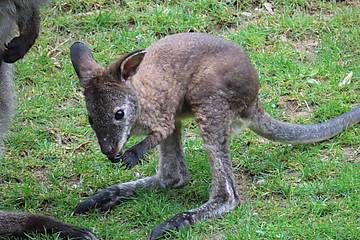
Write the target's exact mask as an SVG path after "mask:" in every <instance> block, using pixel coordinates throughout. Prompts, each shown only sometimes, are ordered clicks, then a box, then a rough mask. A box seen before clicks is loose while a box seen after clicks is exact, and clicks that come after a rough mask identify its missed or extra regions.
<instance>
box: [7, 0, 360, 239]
mask: <svg viewBox="0 0 360 240" xmlns="http://www.w3.org/2000/svg"><path fill="white" fill-rule="evenodd" d="M263 3H264V2H263V1H250V0H246V1H234V0H230V1H214V0H201V1H183V0H174V1H150V0H146V1H127V0H123V1H115V0H111V1H105V0H101V1H93V0H80V1H79V0H76V1H75V0H59V1H53V2H51V3H50V4H49V5H48V6H47V7H46V8H44V9H43V14H42V20H43V21H42V30H41V35H40V38H39V39H38V41H37V43H36V45H35V46H34V47H33V49H32V50H31V51H30V53H29V54H28V55H27V56H26V57H25V59H24V60H22V61H20V62H18V63H17V65H16V80H15V82H16V87H17V90H18V102H19V106H18V110H17V115H16V118H15V120H14V121H13V124H12V129H11V133H10V134H9V137H8V139H7V142H6V155H5V157H4V159H3V160H1V161H0V167H1V169H2V171H1V172H0V188H1V191H0V209H8V210H24V211H30V212H35V213H40V212H41V213H45V214H49V215H53V216H55V217H58V218H60V219H62V220H65V221H67V222H69V223H73V224H76V225H82V226H85V227H88V228H90V229H92V230H93V231H94V232H95V233H96V234H97V235H98V236H99V237H100V238H101V239H146V236H147V234H148V233H149V232H150V231H151V229H152V228H153V227H154V226H155V225H156V224H158V223H161V222H162V221H164V220H165V219H167V218H168V217H171V216H173V215H174V214H175V213H178V212H180V211H185V210H188V209H190V208H194V207H196V206H199V205H200V204H201V203H203V202H205V201H206V200H207V197H208V191H209V188H210V182H211V179H210V172H209V165H208V162H207V155H206V153H205V151H204V150H203V148H202V141H201V139H200V137H199V134H198V130H197V129H196V128H194V124H193V122H192V121H188V122H186V124H185V128H184V135H185V136H186V137H184V146H185V152H186V158H187V159H188V162H189V167H190V171H191V175H192V179H191V182H190V184H189V185H187V186H185V187H184V188H182V189H176V190H163V191H159V192H139V194H138V195H137V196H136V197H134V199H132V200H130V201H128V202H125V203H123V204H121V205H120V206H118V207H116V208H115V209H114V210H112V211H111V212H107V213H100V212H97V211H94V212H91V213H89V214H88V215H84V216H72V215H71V212H72V209H74V207H75V206H76V204H77V203H78V202H79V201H80V199H82V198H83V197H86V196H89V195H91V194H93V193H94V192H95V191H96V190H97V189H99V188H104V187H106V186H110V185H112V184H115V183H119V182H126V181H129V180H131V179H134V178H136V177H135V175H150V174H153V173H154V172H155V168H156V162H157V159H158V155H157V153H156V152H155V151H153V152H152V153H151V154H149V155H148V156H147V157H146V159H145V162H144V163H143V164H142V165H140V166H137V167H135V168H134V169H133V170H131V171H125V170H123V169H121V168H120V167H119V166H117V165H113V164H111V163H109V162H108V160H106V159H105V157H104V156H103V155H102V154H101V153H100V151H99V149H98V147H97V144H96V139H95V136H94V133H93V132H92V130H91V129H90V127H89V124H88V123H87V117H86V111H85V108H84V103H83V97H82V94H81V89H80V87H79V84H78V80H77V78H76V76H75V74H74V71H73V69H72V66H71V63H70V59H69V46H70V45H71V43H72V42H74V41H77V40H83V41H85V42H87V43H88V44H89V45H90V46H91V48H92V49H93V50H94V55H95V57H96V58H97V59H98V60H99V62H101V63H102V64H104V65H105V64H107V63H109V62H111V61H113V60H115V59H116V58H117V57H118V56H120V55H121V54H123V53H124V52H130V51H133V50H136V49H142V48H146V47H147V46H148V45H149V44H151V43H152V42H153V41H155V40H156V39H158V38H160V37H163V36H166V35H168V34H170V33H176V32H188V31H206V32H210V33H212V34H214V35H217V36H222V37H224V38H226V39H229V40H231V41H234V42H237V43H239V44H240V45H242V46H243V47H244V48H245V50H246V51H247V53H248V54H249V56H250V58H251V59H252V62H253V63H254V65H255V66H256V68H257V70H258V72H259V76H260V81H261V86H262V87H261V93H260V94H261V95H260V98H261V100H262V102H263V104H264V107H265V109H266V110H267V111H268V112H270V113H271V114H272V115H274V116H275V117H277V118H279V119H283V120H288V121H296V122H300V123H312V122H319V121H323V120H326V119H328V118H331V117H334V116H336V115H338V114H340V113H343V112H344V111H347V110H349V109H350V108H351V106H353V105H355V104H357V103H360V94H359V93H360V85H359V81H360V77H359V76H360V38H359V36H360V30H359V29H360V10H359V6H358V3H357V1H341V2H338V3H336V2H335V1H303V0H297V1H289V0H282V1H276V4H274V5H273V6H272V7H273V10H274V13H273V14H270V13H269V12H268V11H267V10H266V9H265V7H264V5H263ZM350 71H352V72H353V78H352V82H351V84H349V85H346V86H344V87H339V85H338V84H339V81H341V80H342V79H343V78H344V77H345V76H346V75H347V74H348V73H349V72H350ZM289 106H292V109H293V110H291V111H293V112H292V115H288V113H289V111H290V110H289V109H288V107H289ZM294 109H295V110H294ZM304 112H305V113H306V114H303V113H304ZM300 113H302V114H300ZM136 141H137V139H134V140H131V142H130V144H131V143H134V142H136ZM359 143H360V129H359V127H358V126H355V127H353V128H351V129H348V130H347V131H346V132H344V133H342V134H340V135H339V136H337V137H336V138H333V139H331V140H329V141H326V142H323V143H319V144H310V145H303V146H293V145H286V144H279V143H272V142H269V141H266V140H264V139H262V138H261V137H258V136H256V135H255V134H254V133H252V132H249V131H246V132H244V133H243V134H242V135H241V136H234V137H233V138H232V141H231V150H232V158H233V165H234V168H235V174H236V175H237V176H238V175H241V174H245V175H246V178H244V179H245V181H246V182H245V183H241V184H243V186H240V184H239V188H240V189H242V190H243V191H245V192H244V196H245V197H244V199H245V200H244V202H243V203H242V204H241V205H240V206H239V207H238V208H236V209H235V210H234V211H232V212H230V213H228V214H225V215H224V216H223V217H221V218H218V219H215V220H211V221H201V222H199V223H197V224H195V225H194V226H193V227H191V228H186V229H183V230H181V231H180V232H179V233H174V235H172V237H176V238H179V239H359V238H360V234H359V233H360V229H359V219H360V214H359V213H360V205H359V201H360V197H359V196H360V194H359V189H360V177H359V170H360V167H359V158H360V155H359V154H360V153H359V151H360V149H359ZM130 144H129V145H130ZM239 179H240V178H239ZM244 179H243V180H244ZM33 239H56V236H50V237H49V236H47V237H45V236H41V237H34V238H33Z"/></svg>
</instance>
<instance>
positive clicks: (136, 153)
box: [121, 132, 168, 169]
mask: <svg viewBox="0 0 360 240" xmlns="http://www.w3.org/2000/svg"><path fill="white" fill-rule="evenodd" d="M167 136H168V135H164V134H161V133H159V132H153V133H151V134H150V135H148V136H147V137H146V138H145V139H144V140H142V141H141V142H139V143H138V144H136V145H134V146H132V147H131V148H130V149H128V150H127V151H126V152H125V153H124V155H123V156H122V159H121V161H122V163H123V164H124V165H125V167H126V168H127V169H131V168H132V167H134V166H135V165H137V164H138V163H139V162H140V158H142V157H143V156H144V155H145V154H146V153H147V152H148V151H149V150H150V149H152V148H154V147H156V146H157V145H159V143H160V142H161V141H162V140H164V139H165V138H167Z"/></svg>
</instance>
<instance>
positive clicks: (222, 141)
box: [150, 99, 239, 240]
mask: <svg viewBox="0 0 360 240" xmlns="http://www.w3.org/2000/svg"><path fill="white" fill-rule="evenodd" d="M214 106H215V107H214ZM216 106H221V110H220V109H217V108H218V107H216ZM228 113H229V109H227V106H226V102H222V101H221V99H220V100H219V101H218V102H217V103H216V105H214V104H213V103H206V104H203V105H201V107H200V108H198V109H197V110H196V111H195V115H196V118H197V121H198V123H199V127H200V130H201V134H202V137H203V140H204V146H205V148H206V150H207V152H208V154H209V160H210V164H211V170H212V183H211V192H210V196H209V200H208V202H206V203H205V204H203V205H202V206H200V207H198V208H195V209H192V210H189V211H186V212H183V213H179V214H176V215H175V216H174V217H172V218H170V219H168V220H167V221H165V222H164V223H162V224H159V225H158V226H156V228H155V229H154V230H153V231H152V233H151V235H150V239H152V240H153V239H157V238H158V237H160V236H161V235H162V234H164V233H165V232H166V231H169V230H176V229H179V228H181V227H184V226H187V225H191V224H193V223H194V222H196V221H198V220H201V219H207V218H212V217H216V216H219V215H221V214H223V213H225V212H228V211H230V210H231V209H233V208H235V207H236V206H237V205H238V203H239V195H238V192H237V190H236V186H235V181H234V175H233V170H232V166H231V162H230V156H229V149H228V139H229V135H230V125H229V122H230V121H229V118H228V116H227V114H228Z"/></svg>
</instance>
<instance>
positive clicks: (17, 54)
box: [3, 36, 33, 63]
mask: <svg viewBox="0 0 360 240" xmlns="http://www.w3.org/2000/svg"><path fill="white" fill-rule="evenodd" d="M24 40H25V39H24V38H23V37H21V36H19V37H15V38H13V39H12V40H11V41H10V42H9V43H8V44H6V45H5V47H6V49H5V51H4V54H3V61H4V62H7V63H14V62H16V61H17V60H19V59H21V58H23V57H24V56H25V54H26V53H27V52H28V51H29V49H30V48H31V47H32V45H33V42H28V41H24Z"/></svg>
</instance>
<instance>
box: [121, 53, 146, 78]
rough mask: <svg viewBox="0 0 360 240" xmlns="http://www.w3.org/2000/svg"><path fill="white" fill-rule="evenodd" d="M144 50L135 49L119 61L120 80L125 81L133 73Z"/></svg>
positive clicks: (143, 54) (142, 56) (141, 58)
mask: <svg viewBox="0 0 360 240" xmlns="http://www.w3.org/2000/svg"><path fill="white" fill-rule="evenodd" d="M145 53H146V51H145V50H139V51H135V52H133V53H130V54H129V55H127V56H126V57H125V58H124V59H123V60H122V61H121V63H120V69H118V70H120V77H121V80H122V81H126V80H127V79H128V78H129V77H130V76H132V75H134V74H135V73H136V71H137V69H138V67H139V65H140V63H141V61H142V60H143V58H144V56H145Z"/></svg>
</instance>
